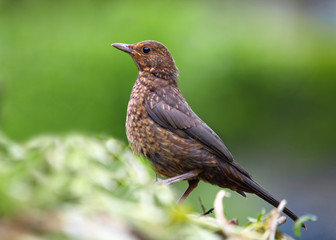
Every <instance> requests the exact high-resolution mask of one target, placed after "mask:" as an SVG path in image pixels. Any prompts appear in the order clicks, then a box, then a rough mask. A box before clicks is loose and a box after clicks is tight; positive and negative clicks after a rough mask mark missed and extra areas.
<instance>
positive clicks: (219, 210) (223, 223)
mask: <svg viewBox="0 0 336 240" xmlns="http://www.w3.org/2000/svg"><path fill="white" fill-rule="evenodd" d="M225 194H226V192H225V191H224V190H220V191H219V192H218V193H217V195H216V198H215V202H214V206H215V216H216V221H217V223H218V225H219V227H220V228H221V229H222V232H223V233H224V235H225V236H228V235H229V232H228V230H227V226H228V221H227V220H226V218H225V216H224V205H223V198H224V197H225Z"/></svg>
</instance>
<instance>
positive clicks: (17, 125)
mask: <svg viewBox="0 0 336 240" xmlns="http://www.w3.org/2000/svg"><path fill="white" fill-rule="evenodd" d="M335 12H336V3H335V2H334V1H303V0H302V1H298V0H297V1H262V0H260V1H253V2H250V1H233V0H232V1H214V0H211V1H131V0H130V1H107V0H96V1H93V0H91V1H90V0H84V1H74V0H72V1H65V0H61V1H51V0H49V1H46V0H45V1H43V0H16V1H13V0H7V1H6V0H0V128H1V130H2V131H4V132H5V134H6V135H7V136H8V137H10V138H11V139H13V140H16V141H24V140H27V139H29V138H30V137H32V136H35V135H39V134H44V133H55V134H63V133H67V132H83V133H86V134H90V135H100V134H105V135H111V136H113V137H116V138H118V139H121V140H123V141H124V142H127V139H126V136H125V128H124V125H125V113H126V107H127V102H128V98H129V95H130V92H131V88H132V85H133V84H134V81H135V79H136V76H137V69H136V66H135V64H134V63H133V61H132V60H131V58H130V57H129V56H127V55H126V54H125V53H122V52H120V51H117V50H116V49H113V48H111V47H110V44H111V43H113V42H124V43H135V42H139V41H142V40H147V39H152V40H157V41H160V42H162V43H164V44H165V45H166V46H167V47H168V48H169V49H170V51H171V53H172V55H173V56H174V59H175V61H176V64H177V66H178V68H179V69H180V80H179V87H180V89H181V91H182V92H183V94H184V96H185V97H186V99H187V101H188V102H189V104H190V105H191V106H192V108H193V109H194V111H195V112H196V113H198V115H199V116H200V117H201V118H202V119H203V120H204V121H206V122H207V123H208V125H210V126H211V127H212V128H213V129H214V130H215V131H216V132H217V133H218V134H219V135H220V136H221V137H222V139H223V140H224V142H225V143H226V145H227V146H228V148H229V149H230V150H231V152H232V154H233V155H234V156H235V159H236V160H237V161H238V162H239V163H241V165H243V166H244V167H245V168H246V169H248V170H249V171H250V172H251V174H252V175H253V176H254V178H255V179H256V180H257V181H258V182H260V184H261V185H263V186H265V188H267V189H269V191H270V192H272V193H274V195H275V196H277V197H278V198H286V199H287V200H288V202H289V207H291V208H293V209H294V210H295V211H296V212H297V213H298V214H299V215H302V214H305V213H312V214H315V215H317V216H318V217H319V220H318V222H316V223H312V224H311V226H309V223H308V228H309V229H308V231H306V232H305V233H304V239H317V238H319V239H322V238H324V239H326V238H328V236H335V234H336V230H335V229H334V227H333V226H332V225H333V224H332V220H331V219H332V218H334V216H335V215H336V208H335V207H334V204H333V202H334V199H335V198H336V193H335V191H333V190H332V189H333V188H334V186H333V184H335V183H336V176H335V170H336V162H335V154H336V148H335V142H336V134H335V133H336V128H335V123H336V107H335V105H336V14H335ZM176 185H177V187H178V189H179V190H178V191H180V192H181V193H182V191H183V189H184V188H185V187H186V184H185V183H180V184H176ZM217 190H218V187H212V186H211V187H210V186H209V185H208V184H202V185H201V187H199V188H198V189H197V190H196V191H195V192H194V193H193V194H192V195H191V196H190V199H189V200H188V201H189V202H190V203H191V204H193V205H194V207H195V209H198V210H199V211H201V210H200V209H199V208H200V207H199V203H198V195H200V196H201V197H202V200H203V202H204V203H205V205H206V206H208V207H210V206H211V205H212V201H213V199H214V196H215V193H216V191H217ZM232 195H233V196H232V197H231V198H230V199H229V200H227V201H228V202H229V204H230V206H231V207H230V209H229V210H227V214H228V215H229V216H231V217H235V216H238V217H239V219H242V220H241V221H242V222H244V219H245V218H246V216H247V215H251V216H254V215H255V214H256V213H258V212H259V211H260V209H261V208H262V207H265V208H267V209H268V208H269V206H268V204H267V203H264V202H263V201H261V200H258V199H257V198H256V197H253V196H249V197H248V199H243V198H242V197H240V196H237V195H236V194H235V193H233V194H232ZM283 229H284V230H285V231H287V232H292V223H288V224H286V225H285V226H284V228H283Z"/></svg>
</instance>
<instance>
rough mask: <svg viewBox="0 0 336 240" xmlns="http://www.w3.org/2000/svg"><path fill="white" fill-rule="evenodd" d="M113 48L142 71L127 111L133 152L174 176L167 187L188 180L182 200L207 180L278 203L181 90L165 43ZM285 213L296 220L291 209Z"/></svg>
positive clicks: (161, 170) (128, 135)
mask: <svg viewBox="0 0 336 240" xmlns="http://www.w3.org/2000/svg"><path fill="white" fill-rule="evenodd" d="M113 46H114V47H116V48H118V49H120V50H122V51H124V52H127V53H128V54H129V55H131V57H132V58H133V60H134V62H135V63H136V65H137V67H138V70H139V75H138V78H137V80H136V82H135V84H134V86H133V89H132V93H131V97H130V100H129V103H128V108H127V119H126V133H127V138H128V140H129V143H130V145H131V148H132V150H133V151H134V152H135V153H137V154H141V155H144V156H146V157H147V158H148V159H150V160H151V162H152V164H153V166H154V168H155V170H156V172H157V173H158V174H160V175H163V176H165V177H168V178H169V179H168V180H166V181H167V182H168V183H173V182H176V181H180V180H188V183H189V187H188V189H187V190H186V192H185V193H184V194H183V196H182V197H181V199H180V200H181V201H183V200H184V199H185V198H186V197H187V196H188V195H189V194H190V192H191V191H192V190H193V189H194V188H195V187H196V186H197V184H198V182H199V181H200V180H203V181H206V182H209V183H211V184H215V185H218V186H220V187H223V188H230V189H232V190H234V191H236V192H238V193H239V194H241V195H243V196H245V193H246V192H247V193H254V194H256V195H258V196H259V197H261V198H263V199H264V200H266V201H267V202H269V203H270V204H272V205H274V206H278V205H279V202H278V201H277V200H276V199H275V198H274V197H273V196H272V195H270V194H269V193H268V192H267V191H266V190H265V189H263V188H262V187H261V186H260V185H259V184H258V183H256V182H255V181H254V180H252V178H251V175H250V174H249V173H248V172H247V171H246V170H245V169H243V168H242V167H241V166H240V165H239V164H238V163H237V162H236V161H235V160H234V159H233V157H232V155H231V153H230V151H229V150H228V149H227V147H226V146H225V145H224V143H223V141H222V140H221V139H220V138H219V136H218V135H217V134H216V133H215V132H214V131H213V130H212V129H211V128H210V127H209V126H208V125H207V124H206V123H204V122H203V121H202V120H201V119H200V118H199V117H198V116H197V115H196V114H195V113H194V112H193V111H192V109H191V108H190V106H189V105H188V103H187V102H186V100H185V99H184V97H183V95H182V93H181V92H180V90H179V88H178V86H177V78H178V69H177V67H176V65H175V62H174V60H173V58H172V56H171V54H170V52H169V51H168V49H167V48H166V47H165V46H164V45H163V44H161V43H159V42H156V41H143V42H140V43H136V44H121V43H115V44H113ZM284 212H285V213H286V214H287V215H288V216H290V217H291V218H292V219H293V220H296V219H297V216H296V215H295V214H294V213H293V212H292V211H291V210H289V209H288V208H285V210H284Z"/></svg>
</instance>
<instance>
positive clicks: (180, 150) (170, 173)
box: [126, 112, 215, 177]
mask: <svg viewBox="0 0 336 240" xmlns="http://www.w3.org/2000/svg"><path fill="white" fill-rule="evenodd" d="M126 133H127V138H128V141H129V143H130V145H131V148H132V150H133V152H135V153H137V154H141V155H144V156H146V157H148V158H149V159H150V160H151V162H152V163H153V166H154V168H155V170H156V172H157V173H159V174H160V175H163V176H166V177H174V176H177V175H180V174H182V173H185V172H188V171H191V170H194V169H202V168H203V167H204V159H209V155H210V154H209V152H208V151H207V150H205V149H204V147H203V146H202V144H200V143H199V142H197V141H196V140H194V139H186V138H182V137H180V136H178V135H176V134H174V133H172V132H171V131H169V130H167V129H165V128H163V127H161V126H160V125H158V124H157V123H155V122H154V121H153V120H152V119H151V118H150V117H149V116H148V115H147V112H146V113H144V112H143V113H142V114H140V115H139V114H138V115H136V114H128V115H127V120H126ZM213 161H214V162H213V163H214V164H215V159H214V160H213ZM208 163H209V164H211V162H208Z"/></svg>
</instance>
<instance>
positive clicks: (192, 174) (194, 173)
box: [160, 169, 201, 186]
mask: <svg viewBox="0 0 336 240" xmlns="http://www.w3.org/2000/svg"><path fill="white" fill-rule="evenodd" d="M200 172H201V170H198V169H196V170H192V171H189V172H186V173H183V174H181V175H178V176H176V177H172V178H168V179H166V180H163V181H162V182H164V183H167V184H172V183H176V182H180V181H183V180H187V179H190V178H193V177H197V176H198V174H199V173H200ZM160 182H161V181H160ZM189 185H190V184H189ZM196 186H197V185H196Z"/></svg>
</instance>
